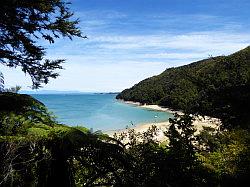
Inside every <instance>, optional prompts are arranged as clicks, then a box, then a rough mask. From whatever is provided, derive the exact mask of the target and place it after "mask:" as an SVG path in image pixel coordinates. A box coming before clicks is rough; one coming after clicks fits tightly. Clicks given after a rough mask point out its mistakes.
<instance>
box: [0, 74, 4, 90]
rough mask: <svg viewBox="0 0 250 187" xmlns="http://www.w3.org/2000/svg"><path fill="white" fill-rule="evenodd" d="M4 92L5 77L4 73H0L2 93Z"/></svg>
mask: <svg viewBox="0 0 250 187" xmlns="http://www.w3.org/2000/svg"><path fill="white" fill-rule="evenodd" d="M3 91H4V77H3V73H2V72H0V92H3Z"/></svg>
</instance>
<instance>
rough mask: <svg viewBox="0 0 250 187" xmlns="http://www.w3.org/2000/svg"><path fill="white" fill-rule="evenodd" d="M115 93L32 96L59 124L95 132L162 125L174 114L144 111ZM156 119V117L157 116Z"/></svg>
mask: <svg viewBox="0 0 250 187" xmlns="http://www.w3.org/2000/svg"><path fill="white" fill-rule="evenodd" d="M115 96H116V95H115V94H49V95H45V94H41V95H33V97H35V98H37V99H38V100H39V101H41V102H43V103H44V104H45V105H46V106H47V107H48V109H49V111H52V112H53V113H54V114H55V115H56V116H57V121H58V122H60V123H63V124H67V125H70V126H76V125H79V126H85V127H88V128H93V130H95V131H96V130H103V131H107V130H117V129H123V128H126V127H127V126H128V127H131V126H133V125H138V124H142V123H147V122H161V121H165V120H167V119H168V118H169V117H171V116H172V114H170V113H167V112H158V111H152V110H148V109H143V108H140V107H136V106H133V105H129V104H125V103H122V102H120V101H117V100H116V99H115ZM155 116H157V117H155Z"/></svg>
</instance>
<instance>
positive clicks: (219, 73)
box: [0, 0, 250, 187]
mask: <svg viewBox="0 0 250 187" xmlns="http://www.w3.org/2000/svg"><path fill="white" fill-rule="evenodd" d="M0 5H1V9H0V14H1V16H0V31H1V37H0V63H2V64H4V65H7V66H10V67H17V66H20V67H21V68H22V70H23V71H24V72H26V73H28V74H30V76H31V78H32V81H33V87H39V86H40V85H41V83H47V82H48V79H49V78H50V77H52V78H55V77H56V76H57V75H58V74H57V73H56V72H54V70H55V69H58V68H61V65H60V63H61V62H62V61H63V60H55V61H49V60H44V61H43V59H44V55H45V50H44V49H43V48H42V47H41V46H37V45H36V44H37V43H36V41H35V39H37V40H39V39H45V40H48V41H49V42H52V43H53V42H54V39H55V38H57V37H59V35H62V36H67V37H71V36H81V34H80V31H79V30H78V29H77V27H76V26H77V25H76V24H77V23H78V21H77V20H73V21H71V20H70V18H71V16H72V13H71V12H70V11H69V9H68V6H67V5H68V4H67V3H66V2H64V1H63V0H2V1H1V2H0ZM249 54H250V48H247V49H245V50H242V51H240V52H238V53H236V54H233V55H231V56H228V57H217V58H211V59H208V60H204V61H200V62H197V63H193V64H190V65H187V66H184V67H180V68H172V69H170V70H166V71H165V72H164V73H162V74H161V75H159V76H155V77H153V78H150V79H147V80H145V81H143V82H142V83H140V84H138V85H136V86H134V87H133V88H132V89H131V90H126V91H124V92H123V93H122V94H119V95H118V98H122V99H124V100H133V101H139V102H141V103H156V104H161V105H163V106H170V107H172V108H174V109H182V110H184V111H185V112H187V113H189V112H190V113H197V112H198V113H199V114H209V115H213V116H216V117H219V118H220V119H222V122H223V125H224V129H220V130H218V129H217V130H216V129H212V128H205V129H204V131H202V132H201V133H200V134H198V135H194V132H195V129H194V126H193V117H192V116H191V115H188V114H185V115H183V116H178V115H176V116H175V117H174V118H173V119H170V127H169V129H168V130H167V129H166V132H165V136H166V137H167V141H166V142H158V141H156V140H155V139H154V136H155V135H156V134H157V133H158V129H157V127H155V126H153V127H152V128H150V129H148V131H146V132H144V133H136V132H135V131H134V130H129V132H128V133H122V134H120V135H115V137H114V138H111V137H109V136H107V135H105V134H102V133H100V132H95V133H92V132H90V131H89V130H88V129H86V128H84V127H69V126H66V125H64V124H59V123H58V122H57V121H56V118H55V117H54V116H53V114H51V113H49V112H48V110H47V108H46V107H45V106H44V105H43V104H42V103H41V102H39V101H38V100H36V99H34V98H33V97H31V96H29V95H22V94H17V93H11V92H17V91H18V89H19V87H16V88H13V89H12V88H11V89H4V85H3V84H4V81H3V77H2V76H1V81H0V87H1V88H2V89H1V91H4V92H1V93H0V158H1V159H0V186H6V187H7V186H15V187H16V186H25V187H26V186H32V187H33V186H42V187H45V186H173V187H178V186H222V187H223V186H243V185H244V184H249V183H250V181H249V180H250V179H249V176H250V168H249V167H250V147H249V146H250V145H249V141H250V134H249V128H248V127H249V113H248V108H249V76H250V75H249V56H250V55H249ZM8 91H10V92H8ZM237 124H238V125H237ZM236 126H239V128H236Z"/></svg>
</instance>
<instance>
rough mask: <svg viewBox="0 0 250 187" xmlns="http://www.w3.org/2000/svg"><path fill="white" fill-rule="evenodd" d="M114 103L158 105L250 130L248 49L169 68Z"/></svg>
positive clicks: (249, 62)
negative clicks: (127, 102)
mask: <svg viewBox="0 0 250 187" xmlns="http://www.w3.org/2000/svg"><path fill="white" fill-rule="evenodd" d="M117 99H123V100H126V101H135V102H140V103H142V104H144V103H146V104H158V105H161V106H165V107H169V108H172V109H175V110H183V111H184V112H187V113H199V114H203V115H209V116H213V117H217V118H220V119H221V120H222V121H223V124H224V125H225V126H227V127H229V126H232V125H233V126H241V127H243V128H250V126H249V124H250V123H249V122H250V112H249V108H250V47H247V48H245V49H243V50H241V51H239V52H236V53H234V54H232V55H229V56H219V57H212V58H209V59H206V60H202V61H198V62H195V63H191V64H188V65H185V66H181V67H177V68H170V69H167V70H166V71H164V72H163V73H161V74H160V75H158V76H154V77H151V78H148V79H145V80H143V81H141V82H140V83H138V84H136V85H134V86H133V87H132V88H130V89H126V90H124V91H122V92H121V93H120V94H119V95H117Z"/></svg>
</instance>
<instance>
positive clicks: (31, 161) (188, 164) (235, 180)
mask: <svg viewBox="0 0 250 187" xmlns="http://www.w3.org/2000/svg"><path fill="white" fill-rule="evenodd" d="M0 106H1V109H0V110H1V111H0V116H1V118H0V125H1V126H0V149H1V151H0V154H1V155H0V156H1V161H0V186H218V185H220V186H229V185H230V186H243V184H245V182H248V183H249V177H248V176H249V174H250V173H249V171H250V170H249V169H250V168H249V166H250V152H249V150H250V149H249V144H248V143H249V141H250V135H249V132H248V131H247V130H242V129H233V130H230V131H229V130H223V131H215V130H214V129H210V128H206V129H205V130H204V131H203V132H202V133H201V134H200V135H197V136H194V135H193V133H194V127H193V125H192V121H193V118H192V117H191V116H190V115H184V116H178V115H176V116H175V118H174V119H170V124H171V126H170V128H169V130H168V131H166V133H165V135H166V136H167V137H168V139H169V142H168V143H166V142H157V141H155V140H154V138H153V137H154V135H156V134H157V127H152V128H150V129H149V130H148V131H147V132H145V133H142V134H139V133H135V132H134V131H133V130H130V131H129V132H128V133H127V134H122V135H119V136H115V138H110V137H108V136H107V135H104V134H101V133H91V132H90V131H89V130H88V129H86V128H84V127H68V126H65V125H62V124H58V123H57V122H56V121H55V119H54V117H53V116H52V115H51V114H50V113H48V111H47V109H46V107H45V106H44V105H43V104H42V103H40V102H39V101H37V100H35V99H34V98H32V97H31V96H28V95H21V94H13V93H2V94H0ZM126 138H128V139H129V141H122V140H124V139H126Z"/></svg>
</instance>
